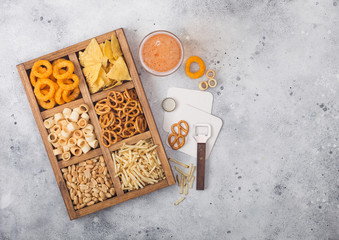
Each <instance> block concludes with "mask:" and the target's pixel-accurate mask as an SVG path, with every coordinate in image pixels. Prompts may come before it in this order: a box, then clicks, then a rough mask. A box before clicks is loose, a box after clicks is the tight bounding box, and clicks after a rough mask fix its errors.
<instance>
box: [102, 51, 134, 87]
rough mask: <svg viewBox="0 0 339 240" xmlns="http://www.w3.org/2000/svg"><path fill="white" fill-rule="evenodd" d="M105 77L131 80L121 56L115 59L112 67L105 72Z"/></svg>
mask: <svg viewBox="0 0 339 240" xmlns="http://www.w3.org/2000/svg"><path fill="white" fill-rule="evenodd" d="M107 77H108V78H110V79H114V80H116V81H123V80H132V79H131V76H130V75H129V72H128V68H127V66H126V63H125V60H124V58H123V57H119V58H118V59H117V60H116V62H115V64H114V65H113V67H112V68H111V69H110V71H109V72H108V73H107Z"/></svg>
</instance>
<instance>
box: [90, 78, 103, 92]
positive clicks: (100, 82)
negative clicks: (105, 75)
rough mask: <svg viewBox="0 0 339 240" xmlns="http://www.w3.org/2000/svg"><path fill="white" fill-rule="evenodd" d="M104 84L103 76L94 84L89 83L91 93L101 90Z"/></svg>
mask: <svg viewBox="0 0 339 240" xmlns="http://www.w3.org/2000/svg"><path fill="white" fill-rule="evenodd" d="M104 85H105V83H104V80H103V79H102V78H98V79H97V80H96V82H95V83H93V84H92V85H88V88H89V92H90V93H91V94H93V93H96V92H98V91H99V90H101V89H102V87H103V86H104Z"/></svg>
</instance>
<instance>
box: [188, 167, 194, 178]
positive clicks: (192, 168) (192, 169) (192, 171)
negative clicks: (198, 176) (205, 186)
mask: <svg viewBox="0 0 339 240" xmlns="http://www.w3.org/2000/svg"><path fill="white" fill-rule="evenodd" d="M190 169H191V171H190V175H189V176H188V180H189V181H191V177H192V175H193V173H194V170H195V166H193V164H191V165H190Z"/></svg>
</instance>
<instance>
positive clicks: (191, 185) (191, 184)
mask: <svg viewBox="0 0 339 240" xmlns="http://www.w3.org/2000/svg"><path fill="white" fill-rule="evenodd" d="M194 179H195V177H194V176H192V178H191V183H190V188H192V187H193V182H194Z"/></svg>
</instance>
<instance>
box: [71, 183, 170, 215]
mask: <svg viewBox="0 0 339 240" xmlns="http://www.w3.org/2000/svg"><path fill="white" fill-rule="evenodd" d="M167 186H168V183H167V181H166V179H164V180H162V181H160V182H158V183H156V184H153V185H147V186H146V187H144V188H142V189H139V190H134V191H132V192H128V193H125V194H124V195H122V196H121V197H113V198H110V199H107V200H105V201H103V202H99V203H96V204H94V205H92V206H89V207H85V208H82V209H80V210H78V211H76V212H75V214H76V216H77V217H82V216H85V215H88V214H91V213H94V212H96V211H98V210H101V209H105V208H108V207H110V206H113V205H116V204H119V203H122V202H125V201H128V200H130V199H132V198H137V197H140V196H142V195H145V194H148V193H151V192H154V191H156V190H159V189H162V188H165V187H167ZM141 207H142V206H141Z"/></svg>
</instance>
